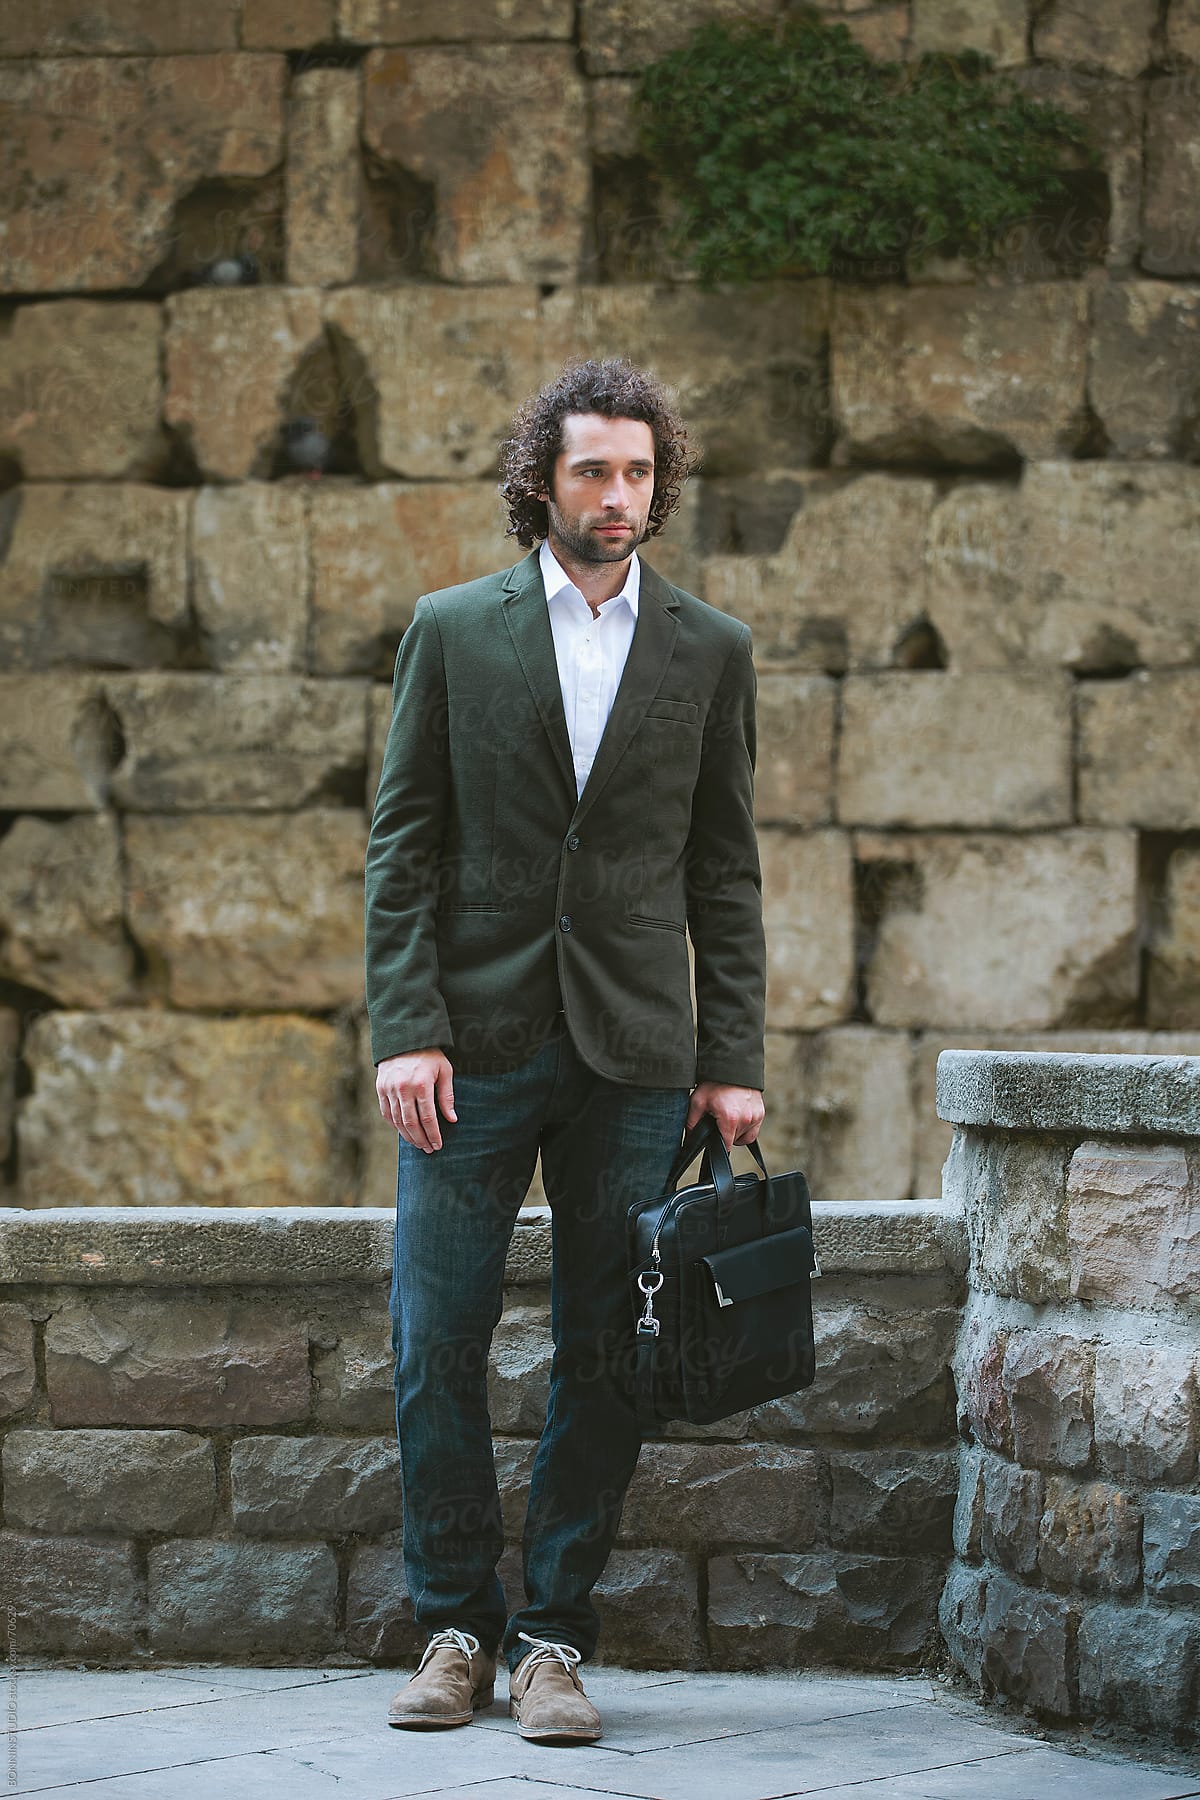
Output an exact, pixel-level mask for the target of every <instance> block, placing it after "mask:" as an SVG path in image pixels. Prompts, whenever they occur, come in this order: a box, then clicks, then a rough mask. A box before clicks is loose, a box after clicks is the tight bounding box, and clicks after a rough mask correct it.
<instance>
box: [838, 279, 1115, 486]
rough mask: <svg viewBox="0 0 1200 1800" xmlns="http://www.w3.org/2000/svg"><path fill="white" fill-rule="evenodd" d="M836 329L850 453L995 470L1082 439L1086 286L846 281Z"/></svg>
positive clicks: (1066, 449)
mask: <svg viewBox="0 0 1200 1800" xmlns="http://www.w3.org/2000/svg"><path fill="white" fill-rule="evenodd" d="M831 332H832V338H831V346H830V355H831V402H832V406H833V412H834V416H835V418H836V420H837V422H838V426H839V428H840V433H841V437H840V444H839V448H840V449H841V450H842V451H843V452H844V454H846V455H847V456H849V455H854V456H858V457H861V458H864V459H865V458H870V459H871V460H872V461H881V460H882V461H887V462H898V463H904V462H908V463H912V462H921V461H929V460H930V459H934V460H942V461H946V462H949V463H955V464H964V463H965V464H984V465H986V464H988V463H994V462H996V461H997V460H999V459H1009V458H1011V457H1012V456H1013V455H1014V453H1015V454H1016V455H1018V456H1021V457H1026V458H1030V459H1039V460H1040V459H1044V458H1046V457H1054V456H1070V455H1071V454H1072V452H1073V451H1074V450H1075V449H1076V448H1078V447H1079V446H1080V445H1081V443H1082V442H1083V437H1084V431H1085V426H1086V410H1085V402H1084V385H1085V379H1086V370H1087V290H1086V288H1085V286H1084V285H1083V284H1082V283H1077V282H1067V281H1044V282H1027V283H1019V284H1014V285H1012V286H1010V287H990V288H989V287H978V286H970V287H961V288H960V287H916V288H897V289H893V288H886V289H878V290H876V289H871V290H870V291H869V292H867V291H865V290H864V291H861V292H860V291H859V290H857V289H855V288H852V287H841V288H839V289H838V290H837V295H836V299H835V303H834V308H833V319H832V326H831Z"/></svg>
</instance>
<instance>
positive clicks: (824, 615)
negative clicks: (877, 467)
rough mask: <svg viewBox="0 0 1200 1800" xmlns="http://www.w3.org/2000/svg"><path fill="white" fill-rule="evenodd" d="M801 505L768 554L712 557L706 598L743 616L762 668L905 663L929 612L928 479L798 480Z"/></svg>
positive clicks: (833, 669) (836, 668)
mask: <svg viewBox="0 0 1200 1800" xmlns="http://www.w3.org/2000/svg"><path fill="white" fill-rule="evenodd" d="M799 487H800V493H799V507H798V510H797V512H796V514H795V516H794V518H793V520H792V523H791V525H790V526H789V528H788V532H787V536H786V538H785V539H784V542H783V546H782V548H781V549H780V550H779V551H778V552H777V553H775V554H773V555H768V556H710V557H709V558H708V559H707V561H706V564H705V598H706V599H707V600H709V601H710V602H711V603H712V605H714V606H719V607H721V608H722V609H723V610H724V611H725V612H729V613H733V614H734V615H735V617H737V618H739V619H744V620H745V622H746V624H747V625H749V626H750V628H751V630H752V632H753V634H754V654H755V658H756V660H757V661H758V663H759V664H760V665H763V664H767V665H771V666H780V665H783V666H787V667H790V668H794V669H824V670H826V671H828V672H830V673H837V672H840V671H841V670H843V669H860V668H887V667H889V666H892V665H894V666H901V667H902V666H904V662H905V657H906V655H907V654H908V653H909V648H910V646H911V645H912V644H913V643H914V642H916V641H917V639H918V638H919V634H920V632H921V630H922V626H923V624H925V623H926V622H927V613H926V580H927V578H926V570H925V539H926V533H927V531H928V527H929V520H930V514H931V510H932V507H933V503H934V498H935V492H936V490H935V488H934V485H933V483H932V482H931V481H925V480H922V479H920V478H916V477H914V478H903V477H900V476H894V475H882V474H868V475H858V476H855V477H854V478H852V479H851V478H847V477H846V476H843V475H840V474H839V475H830V474H828V473H826V472H824V471H821V472H820V473H816V472H814V473H811V474H808V473H806V474H804V475H802V476H801V477H799Z"/></svg>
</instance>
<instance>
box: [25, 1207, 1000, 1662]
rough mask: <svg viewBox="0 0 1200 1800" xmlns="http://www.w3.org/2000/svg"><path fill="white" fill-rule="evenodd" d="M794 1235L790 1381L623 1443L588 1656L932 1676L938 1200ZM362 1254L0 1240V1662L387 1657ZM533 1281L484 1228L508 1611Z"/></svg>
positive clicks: (949, 1485) (834, 1220)
mask: <svg viewBox="0 0 1200 1800" xmlns="http://www.w3.org/2000/svg"><path fill="white" fill-rule="evenodd" d="M818 1212H819V1217H818V1220H817V1232H818V1236H819V1240H820V1246H821V1256H822V1262H823V1267H824V1270H825V1274H824V1276H823V1277H822V1279H821V1281H820V1282H818V1283H815V1284H814V1306H815V1310H816V1315H817V1319H818V1336H819V1348H818V1376H817V1380H816V1383H815V1384H814V1386H813V1387H812V1388H811V1389H808V1390H806V1391H805V1392H804V1393H802V1394H799V1395H796V1396H794V1397H793V1398H791V1399H788V1400H782V1401H776V1402H774V1403H772V1404H771V1405H770V1406H764V1407H760V1408H757V1409H754V1410H753V1411H750V1412H747V1413H743V1414H739V1415H737V1416H736V1417H734V1418H732V1419H729V1420H726V1421H722V1422H721V1423H720V1424H719V1425H716V1426H709V1427H705V1428H688V1427H686V1426H679V1427H674V1426H673V1427H670V1428H668V1429H667V1431H666V1432H665V1433H664V1434H663V1435H662V1436H661V1437H660V1438H658V1439H655V1440H653V1441H650V1442H648V1443H647V1444H646V1446H645V1448H644V1450H643V1454H642V1459H641V1462H640V1464H639V1468H638V1471H637V1474H636V1476H635V1478H634V1482H633V1485H632V1487H631V1488H630V1491H629V1494H628V1497H627V1501H626V1505H625V1509H624V1513H623V1516H622V1521H621V1531H620V1537H619V1541H618V1544H617V1547H616V1549H615V1550H614V1552H613V1555H612V1557H611V1559H610V1562H609V1566H608V1568H607V1570H606V1572H605V1575H604V1577H603V1580H602V1583H601V1585H600V1588H599V1590H598V1596H597V1600H598V1605H599V1607H600V1609H601V1611H602V1614H603V1618H604V1640H603V1654H604V1655H605V1656H606V1657H607V1658H608V1659H610V1660H613V1661H617V1662H620V1663H624V1664H633V1665H640V1666H650V1667H704V1666H711V1667H716V1668H752V1667H761V1666H764V1665H768V1664H773V1663H779V1662H787V1663H791V1662H794V1661H800V1662H805V1663H808V1662H820V1663H831V1662H832V1663H838V1662H849V1663H854V1664H859V1665H862V1666H873V1667H896V1666H902V1665H912V1664H914V1663H918V1662H921V1661H927V1660H929V1659H930V1658H931V1657H933V1656H934V1655H936V1634H937V1624H936V1612H937V1600H938V1593H939V1591H940V1588H941V1584H942V1578H943V1574H944V1569H945V1564H946V1559H947V1556H948V1554H949V1548H950V1525H951V1515H952V1512H953V1507H954V1497H955V1492H956V1489H957V1481H958V1475H957V1465H956V1458H955V1455H954V1450H953V1393H952V1387H951V1379H950V1366H949V1365H950V1355H951V1352H952V1348H953V1343H954V1336H955V1328H956V1323H957V1318H958V1308H959V1304H960V1302H961V1295H962V1270H963V1265H964V1246H963V1244H962V1240H961V1233H960V1231H959V1228H958V1223H957V1220H956V1218H955V1216H954V1214H953V1211H952V1209H950V1208H948V1207H947V1206H945V1205H943V1204H942V1203H941V1202H927V1203H918V1204H915V1205H910V1206H906V1207H898V1208H897V1207H883V1206H877V1207H867V1206H853V1207H840V1208H831V1207H822V1208H819V1209H818ZM390 1253H391V1224H390V1216H389V1214H388V1212H387V1211H386V1209H383V1208H380V1209H362V1210H357V1211H346V1210H339V1209H336V1208H320V1209H312V1208H308V1209H306V1208H303V1207H298V1208H295V1209H291V1210H270V1209H263V1210H258V1211H253V1210H247V1209H244V1208H242V1209H238V1208H234V1209H222V1210H221V1211H218V1212H208V1213H205V1212H201V1211H198V1210H195V1209H192V1210H188V1209H184V1210H182V1211H180V1210H177V1209H170V1208H164V1209H162V1210H158V1211H150V1212H147V1211H141V1212H138V1211H134V1210H132V1209H128V1208H108V1209H104V1208H99V1209H92V1210H89V1211H84V1210H80V1209H74V1208H72V1209H46V1210H42V1211H26V1212H22V1211H20V1210H15V1209H14V1210H10V1211H8V1212H7V1213H5V1214H4V1215H3V1218H0V1411H2V1414H3V1417H2V1420H0V1437H2V1444H0V1465H2V1469H3V1509H4V1510H3V1527H2V1528H0V1567H2V1568H3V1570H4V1574H5V1592H6V1600H7V1606H8V1609H9V1610H8V1613H7V1617H8V1618H9V1619H10V1620H11V1622H12V1626H13V1630H14V1633H15V1645H14V1650H15V1653H16V1654H17V1655H18V1656H19V1657H24V1656H31V1657H32V1656H49V1657H51V1658H74V1657H79V1656H86V1657H88V1658H89V1659H96V1660H112V1661H115V1662H124V1663H128V1662H140V1661H145V1662H152V1661H168V1662H169V1661H179V1660H183V1661H186V1660H192V1659H195V1658H203V1659H209V1658H211V1659H215V1660H224V1659H230V1660H262V1661H266V1662H274V1663H277V1662H293V1663H300V1664H303V1663H312V1662H319V1661H322V1660H326V1659H331V1660H334V1661H338V1662H378V1663H390V1662H397V1661H407V1660H409V1659H410V1658H415V1657H416V1656H417V1655H418V1654H419V1652H420V1648H421V1645H422V1643H423V1638H424V1634H423V1632H422V1631H420V1630H419V1629H418V1628H417V1627H416V1626H415V1624H414V1622H413V1618H412V1610H411V1606H410V1603H409V1599H408V1595H407V1591H406V1588H405V1582H404V1569H403V1559H402V1556H401V1550H400V1533H401V1526H402V1501H401V1489H400V1484H399V1476H398V1467H397V1453H396V1445H395V1427H394V1402H393V1395H392V1359H391V1346H390V1327H389V1320H388V1313H387V1294H388V1277H389V1263H390ZM549 1272H550V1231H549V1221H548V1218H547V1217H545V1216H544V1213H542V1214H533V1215H531V1216H530V1217H529V1218H528V1219H527V1220H526V1221H525V1222H523V1223H521V1224H520V1225H518V1227H517V1230H516V1233H515V1237H514V1241H513V1246H512V1250H511V1252H510V1256H509V1263H508V1288H507V1295H506V1306H505V1311H504V1316H503V1318H502V1319H501V1322H500V1325H499V1327H498V1330H497V1333H496V1338H495V1342H494V1345H493V1356H492V1366H491V1370H490V1378H489V1379H490V1403H491V1415H492V1426H493V1432H494V1439H495V1447H496V1457H497V1466H498V1470H499V1475H500V1487H501V1497H502V1501H503V1507H504V1517H505V1525H506V1533H507V1536H508V1540H509V1548H508V1549H507V1551H506V1552H505V1556H504V1559H503V1564H502V1570H501V1573H502V1577H503V1579H504V1582H505V1586H506V1589H507V1591H508V1593H509V1595H510V1599H511V1601H512V1602H513V1603H514V1604H516V1603H518V1602H519V1599H520V1595H521V1591H522V1590H521V1569H520V1549H519V1544H520V1533H521V1526H522V1523H523V1518H524V1510H525V1503H526V1498H527V1494H528V1485H529V1477H530V1470H531V1467H532V1461H533V1454H534V1450H535V1446H536V1440H537V1436H538V1434H539V1433H540V1431H541V1428H542V1423H543V1420H544V1417H545V1406H546V1398H547V1393H548V1384H549V1364H550V1355H551V1348H552V1346H551V1336H550V1322H549V1288H548V1283H549ZM2 1616H3V1615H0V1617H2Z"/></svg>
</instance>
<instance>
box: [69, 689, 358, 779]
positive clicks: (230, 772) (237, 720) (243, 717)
mask: <svg viewBox="0 0 1200 1800" xmlns="http://www.w3.org/2000/svg"><path fill="white" fill-rule="evenodd" d="M104 695H105V698H106V700H107V701H108V704H109V706H110V707H111V708H112V711H113V713H114V714H115V716H116V720H117V722H118V724H119V728H120V731H121V734H122V736H123V738H124V740H125V746H126V750H125V755H124V757H123V758H122V760H121V763H120V765H119V767H118V768H117V769H116V770H115V771H114V772H113V776H112V782H111V792H112V796H113V799H114V800H115V802H116V804H117V805H118V806H120V807H123V808H126V809H128V810H131V811H134V812H203V811H205V810H210V811H213V812H220V811H224V810H228V811H230V812H255V811H263V810H278V811H292V810H294V809H297V808H300V807H304V806H311V805H320V804H321V803H322V801H324V802H325V803H326V804H329V803H330V802H333V803H335V804H336V803H337V802H339V801H342V800H346V801H350V800H353V801H356V802H357V801H360V800H361V798H362V796H363V794H364V793H365V789H366V735H367V720H366V699H367V696H366V689H365V686H364V685H363V684H361V683H359V682H353V681H303V680H297V679H294V678H292V679H288V678H286V677H279V676H271V675H217V676H212V677H205V676H196V675H130V676H124V677H116V678H111V679H109V680H107V681H106V682H105V683H104Z"/></svg>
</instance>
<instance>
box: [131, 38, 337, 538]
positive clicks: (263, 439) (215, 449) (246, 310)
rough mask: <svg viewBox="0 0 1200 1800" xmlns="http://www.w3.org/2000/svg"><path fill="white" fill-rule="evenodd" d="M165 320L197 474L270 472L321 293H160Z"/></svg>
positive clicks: (183, 427)
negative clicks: (163, 295) (164, 296)
mask: <svg viewBox="0 0 1200 1800" xmlns="http://www.w3.org/2000/svg"><path fill="white" fill-rule="evenodd" d="M253 60H254V61H256V62H257V61H260V60H262V61H266V60H267V59H266V58H261V59H260V58H258V57H255V58H254V59H253ZM280 60H281V61H282V58H281V59H280ZM166 321H167V328H166V336H165V358H166V365H165V366H166V383H167V385H166V395H165V399H164V406H163V415H164V417H165V419H166V421H167V423H168V424H169V425H172V426H173V427H174V428H175V429H176V431H177V432H178V433H179V436H180V438H181V440H182V442H183V443H185V444H186V445H187V446H188V448H189V449H190V451H191V453H192V455H193V456H194V457H195V459H196V462H197V464H198V465H199V467H200V470H201V472H202V474H203V475H204V476H206V477H208V478H214V479H216V480H217V481H244V480H245V479H246V477H247V476H256V477H267V476H269V475H271V473H272V472H273V470H272V465H273V463H274V460H275V456H276V454H277V452H278V450H279V448H280V441H281V440H280V432H281V429H282V427H283V425H284V423H285V417H286V400H287V387H288V383H289V382H290V381H291V380H292V378H293V377H294V375H295V373H296V370H297V368H298V367H299V365H300V363H301V361H302V359H303V357H304V356H305V354H306V353H311V352H313V351H314V350H317V349H320V347H321V344H322V319H321V293H320V290H319V289H316V288H285V287H246V288H213V287H197V288H187V289H184V290H183V291H182V292H180V293H177V294H171V295H169V296H168V297H167V300H166ZM237 553H238V554H239V555H240V554H241V546H240V544H239V545H238V549H237Z"/></svg>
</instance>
